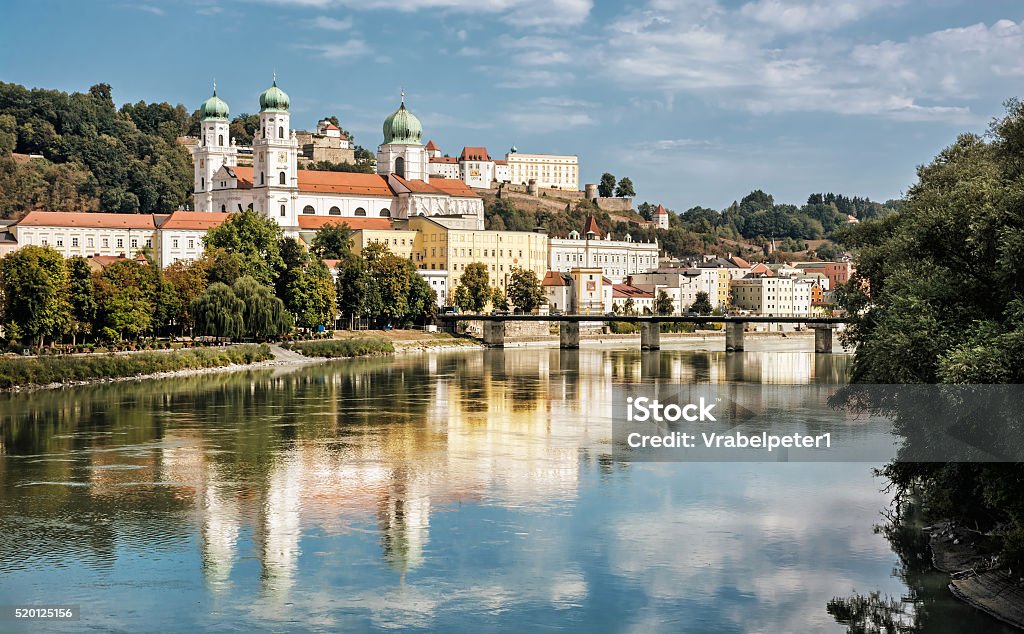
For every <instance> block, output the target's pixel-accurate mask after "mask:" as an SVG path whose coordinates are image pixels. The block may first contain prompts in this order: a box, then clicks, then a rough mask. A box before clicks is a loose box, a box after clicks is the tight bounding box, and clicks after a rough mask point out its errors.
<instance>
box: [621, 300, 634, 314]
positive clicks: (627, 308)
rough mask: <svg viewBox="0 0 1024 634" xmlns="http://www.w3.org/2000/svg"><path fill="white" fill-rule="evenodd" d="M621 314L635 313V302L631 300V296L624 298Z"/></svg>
mask: <svg viewBox="0 0 1024 634" xmlns="http://www.w3.org/2000/svg"><path fill="white" fill-rule="evenodd" d="M622 314H623V315H636V302H634V301H633V298H632V297H627V298H626V303H625V305H624V306H623V307H622Z"/></svg>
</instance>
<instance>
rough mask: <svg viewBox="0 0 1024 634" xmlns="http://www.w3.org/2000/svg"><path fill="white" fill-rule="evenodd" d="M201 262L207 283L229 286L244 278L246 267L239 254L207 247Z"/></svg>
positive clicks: (201, 268)
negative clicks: (244, 267) (243, 270)
mask: <svg viewBox="0 0 1024 634" xmlns="http://www.w3.org/2000/svg"><path fill="white" fill-rule="evenodd" d="M199 262H200V270H202V271H203V272H205V273H206V282H207V283H209V284H213V283H215V282H220V283H221V284H227V285H228V286H231V285H232V284H234V283H235V280H237V279H238V278H240V277H242V275H243V272H242V268H243V266H244V265H245V262H244V261H243V260H242V256H240V255H239V254H237V253H231V252H230V251H228V250H227V249H220V248H217V247H207V248H206V250H205V252H204V253H203V257H202V258H201V259H200V260H199ZM204 288H205V284H204Z"/></svg>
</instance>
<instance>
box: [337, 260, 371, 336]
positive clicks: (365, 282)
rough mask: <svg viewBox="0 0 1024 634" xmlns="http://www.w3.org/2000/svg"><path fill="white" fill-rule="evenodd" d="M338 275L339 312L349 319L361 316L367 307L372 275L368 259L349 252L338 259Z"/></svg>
mask: <svg viewBox="0 0 1024 634" xmlns="http://www.w3.org/2000/svg"><path fill="white" fill-rule="evenodd" d="M337 270H338V277H337V279H336V280H335V282H334V289H335V297H336V300H335V301H336V302H337V304H338V312H339V313H341V315H342V316H343V317H344V318H345V319H347V320H349V322H350V323H351V320H352V319H354V318H356V317H361V316H363V314H364V310H365V307H366V298H367V294H368V291H369V287H370V277H369V272H368V270H367V266H366V260H365V259H363V257H361V256H359V255H355V254H352V253H350V254H348V255H347V256H345V257H343V258H341V259H340V260H339V261H338V269H337Z"/></svg>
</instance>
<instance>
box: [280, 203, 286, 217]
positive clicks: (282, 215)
mask: <svg viewBox="0 0 1024 634" xmlns="http://www.w3.org/2000/svg"><path fill="white" fill-rule="evenodd" d="M286 213H287V212H286V211H285V206H284V205H281V217H282V218H283V217H284V216H285V214H286Z"/></svg>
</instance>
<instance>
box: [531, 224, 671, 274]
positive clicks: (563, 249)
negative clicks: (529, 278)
mask: <svg viewBox="0 0 1024 634" xmlns="http://www.w3.org/2000/svg"><path fill="white" fill-rule="evenodd" d="M548 248H549V253H548V270H551V271H561V272H563V273H565V272H569V271H571V270H572V269H574V268H578V267H591V268H601V269H602V270H603V271H604V273H603V274H604V275H606V276H607V277H608V278H609V279H611V280H612V281H613V282H622V281H623V280H624V279H625V278H626V277H628V276H629V275H633V274H636V273H642V272H646V271H653V270H654V269H656V268H657V267H658V243H657V242H656V241H655V242H634V241H633V238H632V236H630V235H629V234H626V235H625V236H624V238H623V239H622V240H613V239H612V236H611V234H608V235H606V236H602V235H601V230H600V228H599V227H598V226H597V221H596V220H595V219H594V217H593V216H590V217H588V218H587V221H586V223H585V225H584V227H583V235H582V236H581V235H580V232H578V231H572V232H570V233H569V236H568V237H566V238H551V239H550V240H549V241H548Z"/></svg>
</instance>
